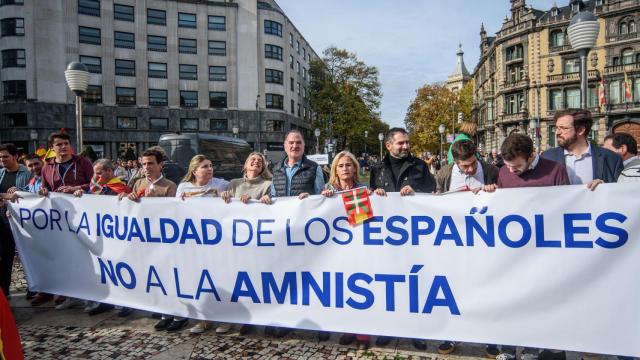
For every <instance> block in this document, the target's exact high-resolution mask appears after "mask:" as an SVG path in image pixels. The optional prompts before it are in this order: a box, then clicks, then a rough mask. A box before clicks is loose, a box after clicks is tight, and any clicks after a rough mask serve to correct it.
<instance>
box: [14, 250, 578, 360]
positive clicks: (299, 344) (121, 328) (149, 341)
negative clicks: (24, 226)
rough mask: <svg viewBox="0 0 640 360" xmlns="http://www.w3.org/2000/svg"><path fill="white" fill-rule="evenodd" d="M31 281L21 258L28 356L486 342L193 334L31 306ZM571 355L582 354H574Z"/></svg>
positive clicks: (426, 354)
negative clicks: (343, 341)
mask: <svg viewBox="0 0 640 360" xmlns="http://www.w3.org/2000/svg"><path fill="white" fill-rule="evenodd" d="M25 292H26V281H25V280H24V277H23V273H22V267H21V265H20V263H19V262H18V261H16V264H15V270H14V274H13V285H12V296H11V300H10V302H11V307H12V309H13V312H14V316H15V318H16V322H17V323H18V327H19V329H20V336H21V339H22V346H23V349H24V352H25V358H26V359H43V360H44V359H56V360H58V359H136V360H138V359H155V360H165V359H166V360H169V359H193V360H195V359H274V360H275V359H292V360H293V359H296V360H297V359H309V360H312V359H345V360H346V359H372V360H373V359H387V360H400V359H407V360H408V359H413V360H418V359H423V360H440V359H446V360H449V359H451V360H456V359H460V360H462V359H483V358H485V357H484V356H485V355H484V346H483V345H478V344H463V345H462V346H459V348H458V349H457V350H456V353H455V355H446V356H444V355H439V354H438V353H437V351H436V349H437V346H438V342H435V341H430V342H429V343H428V347H427V350H426V351H417V350H415V349H414V348H413V346H412V344H411V341H410V340H406V339H402V340H400V341H395V342H392V343H391V344H390V345H388V346H387V347H384V348H377V347H374V348H371V349H370V350H366V351H365V350H357V348H356V347H355V345H353V346H342V345H339V344H338V338H339V336H340V335H339V334H332V336H331V339H330V340H329V341H326V342H322V343H319V342H318V340H317V338H316V333H315V332H310V331H294V332H292V333H290V334H289V335H287V336H286V337H285V338H283V339H274V338H272V337H264V336H263V335H262V334H263V327H258V330H257V331H256V332H254V333H252V334H249V335H246V336H240V335H239V333H238V329H239V327H238V326H235V327H234V330H232V331H231V332H230V333H229V334H225V335H216V334H215V331H213V330H208V331H207V332H205V333H204V334H201V335H191V334H190V333H189V331H188V328H189V327H190V326H191V325H192V324H189V325H188V326H187V327H185V329H184V330H181V331H178V332H175V333H168V332H166V331H161V332H157V331H154V330H153V325H154V324H155V323H156V322H157V321H158V320H157V319H152V318H151V316H150V314H149V313H148V312H145V311H136V312H134V313H133V314H132V315H130V316H129V317H127V318H119V317H117V316H116V311H113V310H112V311H111V312H107V313H103V314H100V315H97V316H88V315H87V314H85V313H83V311H82V308H74V309H69V310H62V311H58V310H55V309H54V308H53V302H50V303H48V304H45V305H41V306H39V307H31V305H30V304H29V302H28V301H27V300H25V298H24V297H25ZM571 355H572V356H570V360H575V359H579V357H577V355H576V354H571ZM568 360H569V359H568Z"/></svg>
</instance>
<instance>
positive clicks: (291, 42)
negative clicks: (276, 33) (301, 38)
mask: <svg viewBox="0 0 640 360" xmlns="http://www.w3.org/2000/svg"><path fill="white" fill-rule="evenodd" d="M289 45H291V47H293V34H292V33H289Z"/></svg>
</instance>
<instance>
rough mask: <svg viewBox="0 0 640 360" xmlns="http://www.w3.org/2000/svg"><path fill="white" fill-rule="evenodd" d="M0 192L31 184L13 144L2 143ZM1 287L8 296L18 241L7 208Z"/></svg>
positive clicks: (0, 230) (1, 232)
mask: <svg viewBox="0 0 640 360" xmlns="http://www.w3.org/2000/svg"><path fill="white" fill-rule="evenodd" d="M0 165H2V169H0V193H3V194H4V193H13V192H16V191H18V190H20V191H25V190H26V189H27V188H28V185H29V178H31V173H30V172H29V169H27V168H26V167H25V166H24V165H22V164H20V163H19V162H18V149H17V148H16V147H15V146H14V145H13V144H3V145H0ZM0 217H1V219H0V287H1V288H2V291H3V292H4V293H5V294H6V295H7V296H8V295H9V285H11V271H12V270H13V258H14V256H15V254H16V243H15V242H14V240H13V234H12V233H11V227H10V226H9V220H8V219H7V214H6V208H4V207H3V208H2V209H0Z"/></svg>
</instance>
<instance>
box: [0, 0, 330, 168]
mask: <svg viewBox="0 0 640 360" xmlns="http://www.w3.org/2000/svg"><path fill="white" fill-rule="evenodd" d="M0 14H1V15H0V22H1V23H2V33H1V37H0V51H1V52H2V67H1V68H0V81H2V87H1V88H0V142H14V143H16V144H18V145H19V146H20V147H21V148H22V149H23V150H24V151H33V150H34V148H35V147H36V146H43V145H46V137H47V135H48V134H49V133H50V132H51V131H54V130H57V129H60V128H65V129H67V130H68V132H69V134H70V135H71V136H72V137H75V107H74V105H73V104H74V95H73V93H71V92H70V91H69V90H68V88H67V86H66V83H65V79H64V70H65V67H66V65H67V64H68V63H69V62H71V61H80V62H82V63H84V64H85V65H87V67H88V69H89V71H90V73H91V76H90V81H89V85H90V86H89V90H88V92H87V95H86V96H85V99H84V100H85V101H84V126H83V129H84V142H85V144H88V145H92V147H93V148H94V150H95V151H96V152H97V153H99V155H101V156H107V157H113V158H115V157H117V156H120V155H121V154H123V153H124V151H125V150H126V149H127V148H129V147H132V148H134V150H135V151H136V152H139V151H141V150H142V149H144V148H146V147H148V146H150V145H153V144H156V143H157V141H158V138H159V137H160V135H161V134H165V133H171V132H179V131H180V132H204V133H211V134H218V135H228V136H231V135H232V130H233V128H234V127H237V128H238V130H239V132H238V136H239V137H240V138H243V139H246V140H247V141H248V142H249V143H250V144H251V145H252V146H253V147H254V149H256V150H258V151H263V150H267V149H268V150H278V149H281V147H282V140H283V135H284V133H285V132H286V131H288V130H289V129H291V128H299V129H301V130H302V132H303V133H305V134H306V135H307V136H309V137H310V138H311V137H312V134H311V133H310V132H309V128H310V124H311V111H310V108H309V105H308V94H309V84H310V80H311V79H310V77H309V68H310V63H311V61H312V60H313V59H317V58H318V56H317V54H316V53H315V52H314V50H313V49H312V47H311V46H310V45H309V43H308V42H307V41H306V40H305V39H304V37H303V36H302V35H301V34H300V32H299V31H298V30H297V29H296V27H295V25H294V24H292V23H291V21H290V20H289V18H288V17H287V16H286V14H285V13H284V12H283V11H282V10H281V9H280V8H279V7H278V5H277V3H276V2H275V1H274V0H264V1H257V0H242V1H229V0H227V1H204V0H167V1H165V0H26V1H25V0H0Z"/></svg>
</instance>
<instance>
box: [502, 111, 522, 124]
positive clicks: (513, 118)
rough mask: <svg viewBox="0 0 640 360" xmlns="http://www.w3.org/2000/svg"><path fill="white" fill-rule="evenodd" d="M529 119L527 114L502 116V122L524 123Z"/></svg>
mask: <svg viewBox="0 0 640 360" xmlns="http://www.w3.org/2000/svg"><path fill="white" fill-rule="evenodd" d="M527 117H528V114H527V113H523V112H517V113H515V114H502V115H500V121H501V122H515V121H524V120H526V119H527Z"/></svg>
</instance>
